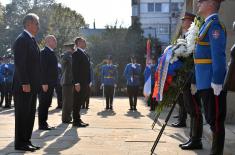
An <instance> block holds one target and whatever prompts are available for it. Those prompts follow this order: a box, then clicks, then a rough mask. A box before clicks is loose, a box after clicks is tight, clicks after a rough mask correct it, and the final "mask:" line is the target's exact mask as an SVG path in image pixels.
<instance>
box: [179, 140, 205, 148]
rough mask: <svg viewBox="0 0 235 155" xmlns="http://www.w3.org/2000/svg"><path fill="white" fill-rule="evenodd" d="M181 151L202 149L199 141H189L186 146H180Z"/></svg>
mask: <svg viewBox="0 0 235 155" xmlns="http://www.w3.org/2000/svg"><path fill="white" fill-rule="evenodd" d="M181 149H182V150H197V149H198V150H200V149H202V142H201V141H200V140H198V141H193V140H192V141H191V142H189V143H188V144H186V145H182V146H181Z"/></svg>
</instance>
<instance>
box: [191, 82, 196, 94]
mask: <svg viewBox="0 0 235 155" xmlns="http://www.w3.org/2000/svg"><path fill="white" fill-rule="evenodd" d="M190 89H191V94H192V95H195V94H196V92H197V87H196V85H195V84H191V87H190Z"/></svg>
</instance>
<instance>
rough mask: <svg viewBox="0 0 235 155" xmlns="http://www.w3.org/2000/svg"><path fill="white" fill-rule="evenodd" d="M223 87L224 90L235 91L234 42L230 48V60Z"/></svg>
mask: <svg viewBox="0 0 235 155" xmlns="http://www.w3.org/2000/svg"><path fill="white" fill-rule="evenodd" d="M224 87H225V89H226V90H229V91H235V44H234V45H233V47H232V49H231V60H230V64H229V69H228V73H227V75H226V78H225V84H224Z"/></svg>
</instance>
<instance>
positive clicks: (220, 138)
mask: <svg viewBox="0 0 235 155" xmlns="http://www.w3.org/2000/svg"><path fill="white" fill-rule="evenodd" d="M223 152H224V135H220V134H215V133H213V140H212V147H211V152H210V155H223Z"/></svg>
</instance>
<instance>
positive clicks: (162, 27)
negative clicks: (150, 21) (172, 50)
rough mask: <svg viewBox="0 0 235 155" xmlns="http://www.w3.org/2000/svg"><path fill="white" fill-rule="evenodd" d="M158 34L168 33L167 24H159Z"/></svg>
mask: <svg viewBox="0 0 235 155" xmlns="http://www.w3.org/2000/svg"><path fill="white" fill-rule="evenodd" d="M159 33H160V34H169V24H159Z"/></svg>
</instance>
